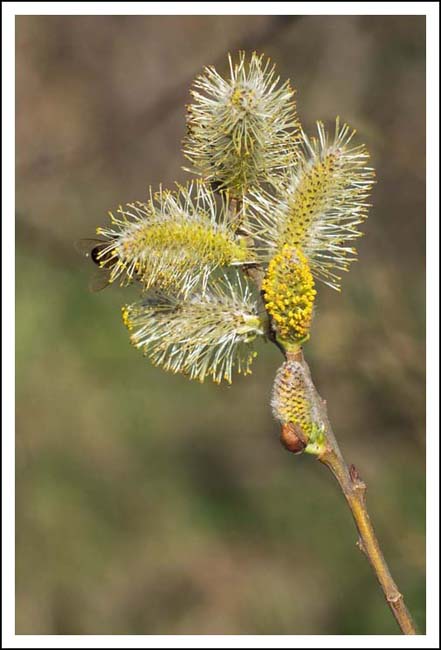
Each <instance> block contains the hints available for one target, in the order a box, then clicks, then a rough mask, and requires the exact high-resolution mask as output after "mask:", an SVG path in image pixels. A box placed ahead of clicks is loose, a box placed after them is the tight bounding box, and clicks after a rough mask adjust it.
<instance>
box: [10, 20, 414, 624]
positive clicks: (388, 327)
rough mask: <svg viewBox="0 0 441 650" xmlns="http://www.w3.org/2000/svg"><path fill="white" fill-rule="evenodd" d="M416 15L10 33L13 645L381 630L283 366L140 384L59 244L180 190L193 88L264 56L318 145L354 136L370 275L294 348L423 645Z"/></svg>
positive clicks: (145, 368)
mask: <svg viewBox="0 0 441 650" xmlns="http://www.w3.org/2000/svg"><path fill="white" fill-rule="evenodd" d="M424 20H425V19H424V18H423V17H417V16H372V17H369V16H341V17H331V16H318V17H312V16H299V17H283V16H279V17H272V16H157V17H150V16H104V17H97V16H21V17H17V23H16V47H17V55H16V72H17V74H16V93H17V117H16V127H17V135H16V137H17V155H16V168H17V176H16V177H17V200H16V206H17V221H16V223H17V228H16V242H17V248H16V285H17V300H16V327H17V332H16V341H17V351H16V361H17V364H16V370H17V373H16V381H17V386H16V409H17V413H16V421H17V437H16V439H17V472H16V479H17V492H16V494H17V507H16V523H17V537H16V543H17V554H16V559H17V568H16V573H17V588H16V595H17V603H16V614H17V618H16V621H17V623H16V625H17V627H16V631H17V633H18V634H395V633H397V627H396V625H395V622H394V620H393V618H392V616H391V614H390V613H389V611H388V609H387V607H386V605H385V604H384V601H383V597H382V595H381V592H380V590H379V588H378V587H377V584H376V581H375V578H374V576H373V574H372V573H371V570H370V567H369V565H368V563H367V562H366V560H365V558H364V557H363V556H362V555H361V553H359V552H358V551H357V549H356V547H355V540H356V534H355V529H354V526H353V523H352V520H351V517H350V514H349V512H348V511H347V508H346V505H345V503H344V500H343V497H342V495H341V494H340V493H339V491H338V488H337V486H336V484H335V483H334V481H333V479H332V477H331V475H330V474H328V473H327V471H326V470H325V468H323V467H322V466H320V465H319V464H318V463H316V462H314V461H313V460H312V458H311V457H294V456H291V455H290V454H288V453H286V452H285V451H284V450H283V449H282V448H281V446H280V445H279V442H278V427H277V425H276V424H275V423H274V422H273V420H272V417H271V413H270V408H269V398H270V392H271V385H272V380H273V376H274V373H275V370H276V369H277V367H278V366H279V365H280V363H281V356H280V353H279V352H278V350H277V349H276V348H275V347H274V346H270V345H264V344H262V345H261V348H260V354H259V358H258V359H257V361H256V363H255V366H254V373H253V375H252V376H251V377H249V378H239V379H237V381H235V382H234V384H233V385H232V386H231V387H217V386H213V385H210V384H206V385H199V384H197V383H191V382H189V381H188V380H186V379H185V378H183V377H181V376H174V375H171V374H167V373H164V372H163V371H161V370H158V369H155V368H153V367H151V366H150V365H149V363H148V362H147V361H146V360H144V359H143V358H142V356H141V355H140V354H139V353H138V352H137V351H135V350H134V349H133V348H132V347H131V346H130V345H129V342H128V339H127V335H126V331H125V328H124V327H123V325H122V323H121V318H120V306H121V305H122V304H123V303H125V302H128V301H131V300H132V298H134V297H135V295H136V293H134V291H133V290H132V289H126V290H121V289H118V288H115V289H110V290H107V291H103V292H101V293H98V294H91V293H89V292H88V289H87V285H88V280H89V277H90V274H91V273H92V272H93V269H91V268H89V264H88V262H87V260H84V259H82V258H81V257H80V256H78V255H77V254H76V252H75V250H74V247H73V242H74V241H75V240H76V239H78V238H81V237H91V236H92V237H93V233H94V229H95V227H96V226H97V225H99V224H103V223H105V222H106V214H107V210H109V209H113V208H115V207H117V206H118V204H119V203H125V202H128V201H132V200H135V199H143V197H145V196H146V190H147V186H148V185H149V184H150V183H151V184H153V185H157V184H158V183H159V182H161V181H162V182H163V183H164V184H166V185H167V184H171V183H172V182H173V181H175V180H180V181H184V180H185V179H186V178H187V174H186V173H185V172H184V171H182V169H181V165H182V164H185V163H184V159H183V157H182V155H181V153H180V142H181V139H182V137H183V136H184V133H185V104H186V103H187V102H188V101H189V95H188V89H189V86H190V84H191V81H192V79H193V77H194V76H195V75H196V74H197V73H199V72H200V70H201V68H202V67H203V66H204V65H206V64H214V65H216V66H217V67H218V68H219V69H220V70H225V69H226V53H227V51H232V52H235V51H237V50H238V49H239V48H245V49H248V50H250V49H257V50H258V51H264V52H265V53H266V54H268V55H269V56H271V57H272V58H273V60H274V61H275V62H276V63H277V65H278V70H279V72H280V74H281V76H282V78H285V77H290V78H291V80H292V82H293V84H294V85H295V86H296V88H297V90H298V93H297V102H298V111H299V115H300V118H301V120H302V123H303V125H304V127H305V128H306V129H307V130H308V131H311V130H312V129H313V126H314V122H315V120H317V119H323V120H325V121H333V120H334V118H335V116H336V115H340V116H341V117H342V119H344V120H346V121H348V122H349V123H350V124H351V125H352V126H354V127H356V128H357V129H358V131H359V132H360V134H361V136H360V138H361V139H362V141H364V142H366V143H367V145H368V147H369V149H370V150H371V152H372V156H373V164H374V165H375V167H376V169H377V175H378V184H377V185H376V187H375V191H374V196H373V205H374V207H373V209H372V211H371V215H370V218H369V220H368V222H367V224H366V225H365V228H364V229H365V232H366V237H364V238H363V239H362V240H361V241H360V246H359V251H360V261H359V263H358V264H356V265H354V267H353V268H352V272H351V273H350V274H349V275H348V276H347V277H345V278H344V280H345V282H344V291H343V293H342V294H341V295H338V294H337V293H336V292H333V291H331V290H330V289H327V288H326V287H325V288H323V289H322V290H321V292H320V295H319V300H318V308H317V313H316V318H315V322H314V326H313V334H312V339H311V342H310V343H309V344H308V346H307V348H306V355H307V358H308V360H309V361H310V364H311V368H312V371H313V376H314V379H315V382H316V384H317V386H318V388H319V390H320V392H321V394H322V395H323V396H324V397H325V398H326V399H327V400H328V404H329V410H330V416H331V420H332V422H333V424H334V428H335V431H336V433H337V435H338V438H339V441H340V443H341V446H342V449H343V452H344V453H345V455H346V457H347V459H348V462H354V463H356V465H357V467H358V468H359V471H360V473H361V475H362V477H363V478H364V479H365V481H366V482H367V484H368V503H369V508H370V512H371V516H372V517H373V520H374V524H375V526H376V529H377V532H378V535H379V538H380V540H381V543H382V545H383V547H384V552H385V555H386V557H387V559H388V560H389V562H390V567H391V570H392V573H393V575H394V576H395V577H396V579H397V582H398V584H399V586H400V588H401V590H402V591H403V593H404V594H405V596H406V597H407V600H408V604H409V607H410V609H411V610H412V611H413V613H414V616H415V618H416V620H417V622H418V624H419V626H420V628H421V629H422V630H424V625H425V539H424V534H425V467H424V464H425V452H424V441H425V367H424V357H425V293H424V291H425V168H424V164H425V22H424Z"/></svg>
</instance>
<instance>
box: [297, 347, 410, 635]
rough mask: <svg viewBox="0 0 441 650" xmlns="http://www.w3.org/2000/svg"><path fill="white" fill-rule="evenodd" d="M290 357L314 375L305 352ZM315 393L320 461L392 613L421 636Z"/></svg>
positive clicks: (353, 474) (358, 481)
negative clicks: (337, 487) (337, 490)
mask: <svg viewBox="0 0 441 650" xmlns="http://www.w3.org/2000/svg"><path fill="white" fill-rule="evenodd" d="M286 356H287V358H288V359H289V358H291V359H293V358H295V360H296V361H298V362H299V363H301V364H302V365H303V367H304V369H305V372H306V373H307V374H308V375H309V376H311V373H310V370H309V366H308V364H307V363H306V361H305V359H304V357H303V353H302V351H301V350H299V351H298V352H296V353H294V354H292V355H290V353H287V355H286ZM314 390H315V392H316V396H315V397H316V404H317V407H318V408H319V410H320V416H321V419H322V421H323V423H324V426H325V443H324V444H323V449H322V450H321V451H320V453H319V454H318V456H317V458H318V460H319V461H320V462H321V463H323V464H324V465H326V466H327V467H328V468H329V469H330V470H331V472H332V473H333V475H334V476H335V478H336V479H337V481H338V484H339V485H340V488H341V490H342V492H343V494H344V496H345V498H346V501H347V503H348V505H349V508H350V510H351V513H352V516H353V518H354V521H355V525H356V527H357V530H358V533H359V535H360V538H359V541H358V543H357V546H358V547H359V548H360V550H361V551H363V553H364V554H365V555H366V557H367V558H368V560H369V562H370V564H371V567H372V569H373V570H374V573H375V575H376V578H377V580H378V582H379V583H380V586H381V588H382V590H383V593H384V596H385V598H386V602H387V604H388V605H389V607H390V609H391V610H392V613H393V615H394V617H395V619H396V621H397V623H398V625H399V626H400V628H401V631H402V632H403V634H418V632H417V629H416V626H415V623H414V622H413V620H412V617H411V615H410V613H409V610H408V609H407V607H406V604H405V602H404V598H403V595H402V594H401V593H400V591H399V589H398V587H397V585H396V583H395V581H394V579H393V578H392V575H391V573H390V571H389V567H388V566H387V563H386V560H385V559H384V556H383V553H382V552H381V549H380V545H379V543H378V540H377V537H376V535H375V532H374V529H373V527H372V524H371V520H370V518H369V513H368V511H367V507H366V484H365V483H364V482H363V481H362V480H361V478H360V475H359V473H358V471H357V470H356V468H355V467H354V465H351V466H350V467H348V465H347V464H346V462H345V460H344V458H343V456H342V453H341V451H340V449H339V446H338V444H337V440H336V438H335V435H334V432H333V431H332V428H331V425H330V422H329V419H328V414H327V408H326V402H325V401H324V400H322V399H321V397H320V395H319V394H318V392H317V390H316V389H315V387H314Z"/></svg>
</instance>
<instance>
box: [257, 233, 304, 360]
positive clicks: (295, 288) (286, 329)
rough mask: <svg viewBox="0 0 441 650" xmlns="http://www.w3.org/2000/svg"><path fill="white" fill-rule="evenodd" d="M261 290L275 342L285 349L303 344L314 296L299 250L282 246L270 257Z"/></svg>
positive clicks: (302, 256)
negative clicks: (272, 327)
mask: <svg viewBox="0 0 441 650" xmlns="http://www.w3.org/2000/svg"><path fill="white" fill-rule="evenodd" d="M262 290H263V297H264V300H265V307H266V309H267V311H268V313H269V314H270V316H271V317H272V320H273V325H274V327H275V330H276V333H277V338H278V340H279V341H280V342H281V343H283V344H284V346H285V347H286V348H290V347H293V346H298V345H301V344H302V343H304V342H305V341H307V340H308V338H309V329H310V327H311V320H312V312H313V307H314V299H315V296H316V293H317V292H316V290H315V288H314V278H313V276H312V273H311V270H310V267H309V264H308V260H307V259H306V257H305V255H303V253H302V252H301V251H300V249H298V248H294V247H291V246H288V245H286V246H284V247H283V248H282V250H281V251H280V252H279V253H278V254H277V255H275V256H274V257H273V259H272V260H271V262H270V263H269V266H268V271H267V274H266V277H265V279H264V280H263V283H262Z"/></svg>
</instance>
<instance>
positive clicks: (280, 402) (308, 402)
mask: <svg viewBox="0 0 441 650" xmlns="http://www.w3.org/2000/svg"><path fill="white" fill-rule="evenodd" d="M271 406H272V410H273V415H274V417H275V418H276V420H278V421H279V422H280V424H281V425H282V436H281V438H282V443H283V444H284V445H285V447H287V448H288V449H289V450H290V451H293V452H294V453H298V452H301V451H303V450H306V451H308V445H310V444H314V445H316V444H317V442H320V440H321V436H322V431H323V423H322V421H321V418H320V413H319V408H318V407H317V394H316V391H315V388H314V386H313V384H312V381H311V378H310V376H309V373H308V372H307V371H306V370H305V368H304V366H303V365H302V364H301V363H300V362H299V361H295V360H290V361H285V363H283V365H282V366H281V367H280V368H279V370H278V371H277V374H276V377H275V380H274V387H273V394H272V400H271ZM315 449H316V447H314V451H313V453H315Z"/></svg>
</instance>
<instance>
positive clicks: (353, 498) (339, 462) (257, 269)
mask: <svg viewBox="0 0 441 650" xmlns="http://www.w3.org/2000/svg"><path fill="white" fill-rule="evenodd" d="M241 210H242V203H241V201H235V202H234V203H233V205H232V213H233V215H236V216H237V215H238V214H240V212H241ZM244 271H245V274H246V275H247V276H248V277H249V278H250V280H252V281H253V282H254V283H255V284H256V285H257V287H258V289H259V290H261V286H262V279H263V276H264V271H263V269H262V267H261V266H260V265H257V264H256V265H250V266H249V267H245V268H244ZM267 317H268V327H267V329H268V338H269V339H270V340H271V341H272V342H273V343H274V344H275V345H277V347H278V348H279V349H280V350H281V352H282V353H283V354H284V356H285V358H286V359H287V360H288V361H289V360H295V361H297V362H299V363H301V364H302V366H303V368H304V371H305V373H306V376H307V377H309V379H310V385H311V386H312V387H313V390H314V393H315V394H314V396H313V399H314V403H315V406H316V407H317V408H318V410H319V412H320V420H321V421H322V422H323V424H324V434H325V435H324V440H325V442H324V444H323V450H322V451H321V453H320V454H319V455H318V456H317V459H318V460H319V461H320V462H321V463H323V465H326V467H328V468H329V469H330V470H331V472H332V473H333V475H334V476H335V478H336V479H337V481H338V484H339V485H340V488H341V490H342V492H343V494H344V496H345V498H346V501H347V503H348V506H349V508H350V510H351V513H352V516H353V518H354V521H355V525H356V527H357V530H358V534H359V536H360V537H359V539H358V540H357V542H356V544H357V546H358V548H359V549H360V550H361V551H362V552H363V553H364V554H365V555H366V557H367V559H368V560H369V563H370V565H371V567H372V569H373V571H374V573H375V576H376V578H377V580H378V582H379V583H380V586H381V589H382V590H383V593H384V597H385V599H386V602H387V604H388V605H389V607H390V609H391V610H392V613H393V615H394V617H395V620H396V621H397V623H398V625H399V626H400V629H401V631H402V633H403V634H418V632H417V629H416V626H415V623H414V622H413V620H412V617H411V615H410V612H409V610H408V609H407V607H406V604H405V602H404V598H403V595H402V594H401V593H400V591H399V589H398V587H397V585H396V583H395V581H394V579H393V578H392V575H391V573H390V571H389V567H388V566H387V564H386V560H385V559H384V556H383V553H382V552H381V549H380V545H379V543H378V540H377V537H376V535H375V532H374V529H373V527H372V524H371V520H370V517H369V513H368V511H367V507H366V484H365V483H364V482H363V481H362V479H361V477H360V475H359V473H358V470H357V469H356V467H355V466H354V465H350V466H349V467H348V465H347V464H346V461H345V460H344V458H343V455H342V453H341V451H340V448H339V446H338V444H337V440H336V437H335V435H334V432H333V430H332V427H331V424H330V422H329V418H328V410H327V407H326V401H325V400H323V399H322V398H321V397H320V395H319V393H318V391H317V389H316V388H315V386H314V383H313V381H312V378H311V371H310V369H309V366H308V364H307V362H306V361H305V358H304V356H303V351H302V349H301V348H299V349H298V350H297V351H296V352H288V351H286V350H285V349H284V347H283V345H282V344H281V343H280V341H278V340H277V338H276V337H275V336H272V335H271V334H272V333H273V332H272V326H271V319H270V317H269V315H268V314H267ZM280 441H281V443H282V445H283V446H284V447H285V448H286V449H287V450H288V451H290V452H292V453H294V454H298V453H302V451H303V450H304V449H305V448H306V441H305V439H304V437H303V434H302V431H301V430H299V429H298V428H296V427H294V426H292V425H290V424H288V425H285V426H282V432H281V436H280Z"/></svg>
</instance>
